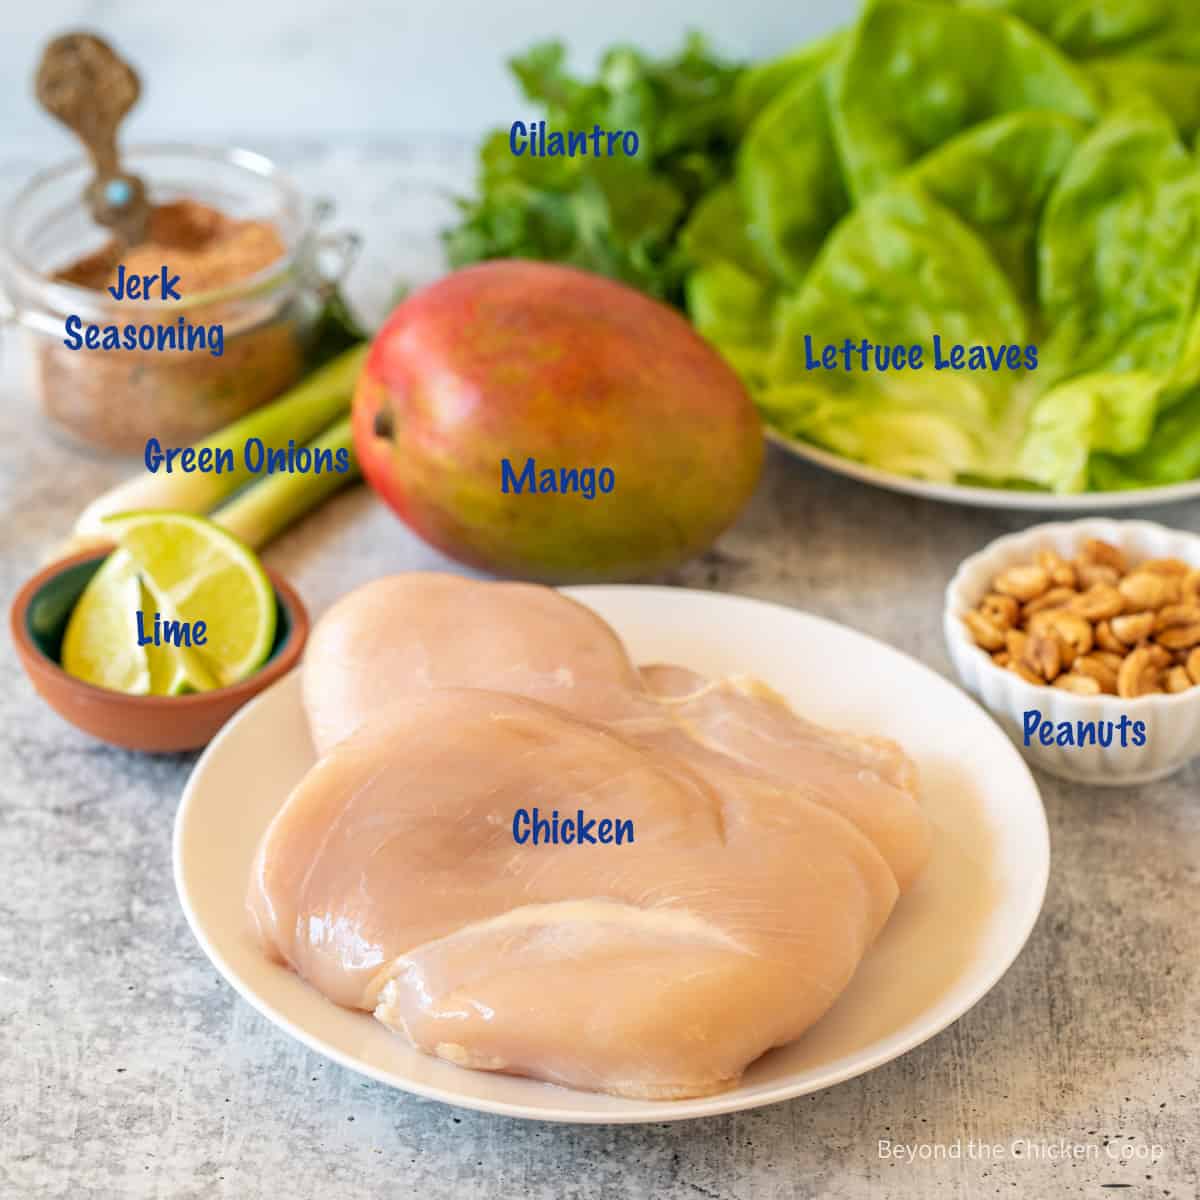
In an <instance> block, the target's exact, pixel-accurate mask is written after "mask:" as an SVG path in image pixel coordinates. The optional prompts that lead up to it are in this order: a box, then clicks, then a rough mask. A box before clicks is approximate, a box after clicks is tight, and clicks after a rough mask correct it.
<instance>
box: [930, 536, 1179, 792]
mask: <svg viewBox="0 0 1200 1200" xmlns="http://www.w3.org/2000/svg"><path fill="white" fill-rule="evenodd" d="M1087 538H1102V539H1103V540H1104V541H1106V542H1111V543H1112V544H1113V545H1114V546H1120V547H1121V549H1122V550H1124V551H1125V553H1126V554H1127V555H1128V556H1129V560H1130V563H1131V565H1136V564H1137V563H1138V562H1140V561H1142V560H1143V559H1147V558H1178V559H1182V560H1183V561H1184V562H1186V563H1189V564H1190V565H1191V566H1193V567H1200V536H1197V535H1196V534H1194V533H1186V532H1184V531H1183V530H1179V529H1168V528H1167V527H1166V526H1165V525H1157V524H1155V523H1154V522H1152V521H1113V520H1106V519H1102V518H1094V519H1089V520H1085V521H1056V522H1052V523H1050V524H1045V525H1035V526H1033V527H1032V528H1031V529H1026V530H1024V531H1023V532H1021V533H1011V534H1008V535H1007V536H1006V537H1002V538H997V539H996V541H994V542H991V543H990V544H989V545H987V546H985V547H984V548H983V549H982V550H980V551H979V552H978V553H977V554H973V555H971V557H970V558H968V559H965V560H964V561H963V563H962V565H961V566H960V567H959V568H958V571H957V572H956V573H955V575H954V578H953V579H952V580H951V581H950V583H949V585H948V586H947V588H946V612H945V622H944V623H945V631H946V643H947V645H948V646H949V649H950V657H951V659H952V660H953V662H954V666H955V668H956V669H957V670H958V674H959V678H960V679H961V680H962V682H963V684H964V686H965V687H966V688H967V689H968V691H970V692H972V693H973V694H974V695H975V696H978V697H979V699H980V700H981V701H982V702H983V703H984V704H985V705H986V706H987V707H988V708H989V709H990V710H991V712H992V714H993V715H994V716H995V717H996V719H997V720H998V721H999V722H1000V724H1001V725H1002V726H1003V727H1004V729H1005V731H1006V732H1007V733H1008V735H1009V736H1010V737H1011V738H1012V739H1013V740H1014V742H1016V744H1017V747H1018V749H1020V751H1021V753H1022V754H1024V755H1025V757H1026V758H1027V759H1028V760H1029V761H1030V762H1031V763H1032V764H1033V765H1034V766H1036V767H1040V768H1041V769H1042V770H1044V771H1049V772H1050V774H1052V775H1057V776H1059V777H1060V778H1062V779H1069V780H1073V781H1074V782H1077V783H1090V784H1094V785H1095V786H1097V787H1124V786H1127V785H1130V784H1138V783H1148V782H1150V781H1151V780H1155V779H1162V778H1164V777H1165V776H1167V775H1170V774H1171V773H1172V772H1174V771H1177V770H1179V768H1180V767H1182V766H1184V765H1185V764H1186V763H1187V762H1188V761H1189V760H1190V759H1192V758H1194V757H1195V756H1196V755H1198V754H1200V687H1193V688H1191V689H1189V690H1188V691H1186V692H1180V693H1178V694H1176V695H1166V694H1162V695H1157V694H1156V695H1151V696H1139V697H1137V698H1136V699H1133V700H1126V699H1122V698H1121V697H1119V696H1108V695H1100V696H1077V695H1075V694H1073V693H1072V692H1067V691H1064V690H1063V689H1062V688H1054V687H1047V686H1042V685H1037V684H1032V683H1027V682H1026V681H1025V680H1024V679H1022V678H1021V677H1020V676H1019V675H1016V674H1014V673H1013V672H1012V671H1008V670H1005V669H1004V668H1003V667H998V666H997V665H996V664H995V663H994V662H992V659H991V656H990V655H989V654H988V653H987V651H985V650H983V649H981V648H980V647H979V646H977V645H976V644H975V642H974V640H973V639H972V638H971V635H970V633H969V632H968V631H967V628H966V626H965V625H964V624H963V620H962V618H963V615H964V614H965V613H966V612H968V611H969V610H970V609H972V608H974V607H975V606H976V605H977V604H978V603H979V601H980V600H982V599H983V597H984V596H985V595H986V594H987V592H988V591H989V590H990V585H991V582H992V580H993V579H995V577H996V576H997V575H998V574H999V573H1000V572H1001V571H1003V570H1005V569H1006V568H1007V567H1011V566H1016V565H1017V564H1020V563H1031V562H1033V561H1034V559H1035V558H1036V556H1037V553H1038V551H1039V550H1056V551H1057V552H1058V553H1059V554H1060V555H1062V556H1063V558H1068V559H1069V558H1074V557H1075V555H1076V554H1077V553H1078V552H1079V550H1080V549H1081V547H1082V545H1083V542H1084V541H1085V539H1087ZM1034 709H1036V710H1037V711H1039V712H1040V713H1041V714H1042V718H1043V720H1047V721H1052V722H1054V724H1055V726H1057V725H1058V723H1059V722H1060V721H1070V722H1072V723H1073V724H1074V723H1075V722H1078V721H1120V719H1121V716H1122V714H1128V716H1129V719H1130V720H1131V721H1145V722H1146V744H1145V745H1144V746H1134V745H1132V744H1130V745H1127V746H1121V745H1120V740H1119V738H1114V739H1113V740H1114V744H1113V745H1111V746H1099V745H1088V746H1058V745H1054V746H1044V745H1042V744H1041V742H1040V741H1039V740H1038V739H1037V738H1036V737H1035V738H1033V739H1032V741H1031V744H1030V745H1029V746H1026V745H1025V744H1024V737H1023V727H1024V715H1025V713H1026V712H1028V711H1030V710H1034Z"/></svg>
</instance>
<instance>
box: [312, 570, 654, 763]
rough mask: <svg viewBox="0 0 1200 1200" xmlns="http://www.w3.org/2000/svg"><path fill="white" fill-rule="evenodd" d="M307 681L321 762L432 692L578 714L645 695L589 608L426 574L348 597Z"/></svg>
mask: <svg viewBox="0 0 1200 1200" xmlns="http://www.w3.org/2000/svg"><path fill="white" fill-rule="evenodd" d="M303 683H304V704H305V708H306V709H307V711H308V719H309V724H310V726H311V728H312V735H313V742H314V744H315V746H316V748H317V753H318V754H324V753H325V751H326V750H328V749H330V747H332V746H333V745H334V744H335V743H336V742H339V741H341V739H342V738H344V737H347V736H348V735H349V734H351V733H353V732H354V730H355V729H357V728H358V727H359V726H360V725H362V724H363V723H364V722H365V721H367V720H369V719H370V718H372V717H374V716H376V715H377V714H378V713H379V712H381V711H382V710H383V709H384V708H386V707H387V705H388V704H390V703H391V702H392V701H393V700H394V699H395V698H396V697H397V696H398V695H403V694H404V693H406V692H411V691H415V690H419V689H422V688H431V687H447V686H461V687H481V688H493V689H495V690H496V691H505V692H515V693H517V694H518V695H522V696H532V697H533V698H535V699H539V700H544V701H546V702H547V703H551V704H558V705H563V706H565V707H569V708H571V709H572V710H573V711H577V712H578V711H583V712H588V711H590V710H593V709H605V708H609V707H611V703H610V702H609V701H607V700H606V699H605V697H606V696H607V695H608V694H609V692H610V691H612V690H616V691H617V692H619V693H620V694H624V693H625V692H627V691H629V690H630V689H638V690H640V688H641V682H640V680H639V679H638V674H637V671H636V669H635V668H634V666H633V664H632V663H631V662H630V661H629V656H628V655H627V654H626V653H625V647H624V646H622V645H621V640H620V639H619V638H618V637H617V635H616V634H615V633H614V632H613V631H612V629H610V628H609V626H608V625H606V624H605V623H604V622H603V621H602V620H601V619H600V618H599V617H598V616H596V614H595V613H594V612H592V611H591V609H588V608H585V607H584V606H583V605H582V604H578V603H576V602H575V601H574V600H569V599H568V598H567V597H566V596H563V595H561V594H560V593H558V592H556V591H553V590H552V589H550V588H545V587H538V586H536V585H534V584H527V583H477V582H475V581H474V580H470V579H464V578H462V577H461V576H458V575H439V574H433V573H423V572H413V573H411V574H407V575H391V576H388V577H386V578H384V579H377V580H376V581H375V582H374V583H368V584H367V585H366V586H364V587H360V588H357V589H356V590H355V591H353V592H350V593H349V594H348V595H346V596H343V597H342V598H341V599H340V600H339V601H338V602H337V603H336V604H335V605H334V606H333V607H332V608H331V609H330V610H329V612H327V613H326V614H325V615H324V616H323V617H322V618H321V620H320V621H318V622H317V625H316V628H315V629H314V630H313V633H312V637H311V638H310V639H309V643H308V648H307V650H306V652H305V668H304V679H303Z"/></svg>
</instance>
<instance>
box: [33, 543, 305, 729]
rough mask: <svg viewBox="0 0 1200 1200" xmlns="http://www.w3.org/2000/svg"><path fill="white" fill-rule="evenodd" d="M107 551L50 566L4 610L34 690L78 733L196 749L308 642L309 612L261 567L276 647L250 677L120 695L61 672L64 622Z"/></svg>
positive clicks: (290, 664)
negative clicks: (187, 691)
mask: <svg viewBox="0 0 1200 1200" xmlns="http://www.w3.org/2000/svg"><path fill="white" fill-rule="evenodd" d="M108 553H109V551H107V550H94V549H93V550H87V551H85V552H84V553H82V554H77V555H74V556H73V557H71V558H64V559H61V560H60V561H59V562H55V563H51V564H50V566H48V567H45V568H44V569H43V570H41V571H39V572H38V573H37V574H36V575H35V576H34V577H33V578H32V579H30V580H29V582H28V583H26V584H25V586H24V587H23V588H22V589H21V590H20V592H18V593H17V598H16V599H15V600H14V601H13V605H12V610H11V612H10V614H9V623H10V627H11V629H12V637H13V641H14V643H15V644H16V647H17V654H18V655H19V656H20V659H21V665H22V666H23V667H24V668H25V673H26V674H27V675H28V676H29V678H30V680H31V681H32V683H33V686H34V688H36V689H37V692H38V694H39V695H40V696H41V697H42V699H43V700H45V701H46V703H47V704H49V705H50V707H51V708H52V709H54V711H55V712H56V713H58V715H59V716H60V717H63V718H64V719H65V720H67V721H70V722H71V724H72V725H74V726H75V727H76V728H78V729H82V730H83V731H84V733H89V734H91V735H92V737H94V738H99V739H100V741H102V742H108V743H109V744H110V745H113V746H121V747H123V748H124V749H126V750H146V751H150V752H153V753H164V752H168V751H175V750H195V749H197V748H199V747H200V746H204V745H206V744H207V743H208V742H209V741H210V740H211V739H212V737H213V735H214V734H215V733H216V732H217V730H218V729H220V728H221V726H222V725H224V724H225V722H226V721H228V720H229V718H230V717H231V716H233V714H234V713H235V712H236V711H237V710H238V709H239V708H241V706H242V705H243V704H245V703H246V701H247V700H249V699H251V698H252V697H253V696H256V695H257V694H258V693H259V692H261V691H262V690H263V689H264V688H266V687H269V686H270V685H271V684H272V683H274V682H275V680H277V679H280V678H282V677H283V676H284V675H286V674H287V673H288V672H289V671H290V670H291V669H292V668H293V667H294V666H295V665H296V664H297V663H298V662H299V661H300V655H301V653H302V652H303V650H304V643H305V642H306V641H307V640H308V627H309V622H308V613H307V612H306V611H305V608H304V605H303V603H302V602H301V600H300V597H299V596H298V595H297V594H296V592H295V591H294V590H293V588H292V587H291V586H290V585H289V584H287V583H285V582H284V580H283V579H281V578H280V577H279V576H278V575H276V574H275V572H274V571H271V570H269V569H268V571H267V574H268V576H270V579H271V583H272V585H273V586H274V588H275V602H276V604H277V605H278V614H279V615H278V621H277V625H276V630H275V645H274V646H273V647H272V648H271V656H270V657H269V658H268V659H267V661H266V663H264V664H263V666H262V667H261V668H260V669H259V670H258V671H256V672H255V673H254V674H253V675H251V676H250V678H249V679H244V680H243V681H242V682H241V683H237V684H234V685H233V687H225V688H216V689H215V690H213V691H211V692H197V693H194V694H192V695H187V696H127V695H125V694H124V693H123V692H110V691H108V690H106V689H105V688H98V687H94V686H93V685H92V684H90V683H84V682H83V681H82V680H80V679H76V678H74V677H73V676H71V675H68V674H67V673H66V671H64V670H63V669H62V667H61V666H60V665H59V655H60V652H61V649H62V639H63V634H64V632H65V631H66V628H67V620H68V618H69V617H70V615H71V610H72V609H73V608H74V607H75V604H76V602H77V601H78V600H79V597H80V596H81V595H82V594H83V589H84V588H85V587H86V586H87V583H88V580H90V579H91V577H92V576H93V575H94V574H95V573H96V571H97V570H98V569H99V567H100V564H101V563H102V562H103V561H104V559H105V558H106V557H107V556H108Z"/></svg>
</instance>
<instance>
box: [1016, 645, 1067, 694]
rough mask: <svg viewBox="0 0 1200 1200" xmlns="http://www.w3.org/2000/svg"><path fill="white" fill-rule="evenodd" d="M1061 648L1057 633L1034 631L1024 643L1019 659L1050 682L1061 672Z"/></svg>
mask: <svg viewBox="0 0 1200 1200" xmlns="http://www.w3.org/2000/svg"><path fill="white" fill-rule="evenodd" d="M1063 649H1064V647H1063V642H1062V639H1061V638H1060V637H1059V636H1058V634H1057V633H1035V634H1034V635H1033V636H1032V637H1031V638H1030V639H1029V641H1028V642H1027V643H1026V644H1025V653H1024V654H1023V655H1022V656H1021V661H1022V662H1023V663H1024V664H1025V666H1027V667H1028V668H1029V669H1030V670H1031V671H1036V672H1037V673H1038V674H1039V675H1040V676H1041V677H1042V678H1043V679H1044V680H1046V682H1047V683H1052V682H1053V681H1054V680H1055V679H1057V678H1058V676H1059V675H1060V674H1061V673H1062V669H1063Z"/></svg>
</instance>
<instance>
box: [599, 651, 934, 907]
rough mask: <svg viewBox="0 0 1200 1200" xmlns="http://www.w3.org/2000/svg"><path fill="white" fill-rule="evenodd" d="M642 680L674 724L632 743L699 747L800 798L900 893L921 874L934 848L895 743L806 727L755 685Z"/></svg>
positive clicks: (672, 671)
mask: <svg viewBox="0 0 1200 1200" xmlns="http://www.w3.org/2000/svg"><path fill="white" fill-rule="evenodd" d="M641 675H642V679H643V681H644V682H645V684H646V686H647V687H648V689H649V690H650V691H651V692H652V693H653V695H655V696H656V697H658V698H659V699H660V700H661V701H665V702H666V707H667V711H668V712H669V713H670V714H671V717H672V724H671V725H669V726H666V727H664V728H662V729H658V730H654V729H647V730H644V731H643V732H642V733H640V734H638V735H637V736H639V737H640V738H641V739H642V740H644V741H646V742H649V743H652V744H655V745H659V746H664V747H666V748H669V749H672V750H675V751H676V752H677V753H680V754H688V753H689V752H690V749H691V747H693V746H695V745H697V744H699V745H700V746H702V747H704V748H705V749H707V750H710V751H713V752H715V753H718V754H723V755H725V756H726V757H727V758H731V759H733V760H734V762H736V763H737V764H738V765H739V766H740V767H741V768H742V769H743V770H749V771H755V772H758V773H761V774H764V775H767V776H770V777H772V778H774V779H776V780H778V781H780V782H781V783H785V784H787V785H788V786H791V787H794V788H797V789H799V790H800V791H801V792H802V793H803V794H804V795H805V796H806V797H807V798H808V799H809V800H812V801H813V802H814V803H816V804H822V805H824V806H825V807H826V808H830V809H832V810H833V811H834V812H837V813H840V814H841V815H842V816H843V817H845V818H846V819H847V820H848V821H852V822H853V823H854V824H855V825H857V826H858V828H859V829H861V830H862V832H863V833H865V834H866V835H867V837H869V838H870V839H871V841H872V842H874V843H875V845H876V846H877V847H878V849H879V851H880V853H881V854H882V855H883V857H884V858H885V859H886V860H887V863H888V865H889V866H890V867H891V868H892V872H893V874H894V875H895V876H896V883H897V884H898V885H899V887H900V890H901V891H902V892H903V891H906V890H907V889H908V888H909V886H910V885H911V884H912V883H913V882H914V881H915V880H916V878H917V876H918V875H919V874H920V873H921V871H922V870H923V869H924V867H925V863H926V862H927V861H928V858H929V850H930V846H931V842H932V838H931V832H930V829H929V823H928V821H927V820H926V819H925V815H924V813H923V812H922V810H921V806H920V803H919V802H918V800H917V787H918V778H917V768H916V764H915V763H914V762H913V761H912V759H910V758H909V757H908V755H907V754H905V753H904V752H903V751H902V750H901V749H900V747H899V746H897V745H896V743H895V742H892V741H889V740H888V739H887V738H877V737H862V736H859V735H857V734H851V733H839V732H836V731H834V730H830V729H823V728H822V727H821V726H820V725H814V724H813V723H812V722H811V721H805V720H804V719H803V718H802V717H798V716H797V715H796V714H795V713H794V712H792V710H791V709H790V708H789V707H788V705H787V702H786V701H785V700H784V699H783V698H782V697H781V696H779V695H777V694H776V693H775V692H773V691H771V689H770V688H768V687H767V686H766V685H765V684H762V683H759V682H758V681H757V680H753V679H743V678H737V679H727V680H721V681H718V682H714V681H711V680H708V679H705V678H704V676H702V675H697V674H696V673H695V672H694V671H689V670H687V669H686V668H685V667H676V666H662V665H657V664H656V665H654V666H649V667H643V668H642V671H641ZM617 727H618V728H620V725H619V723H618V725H617Z"/></svg>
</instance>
